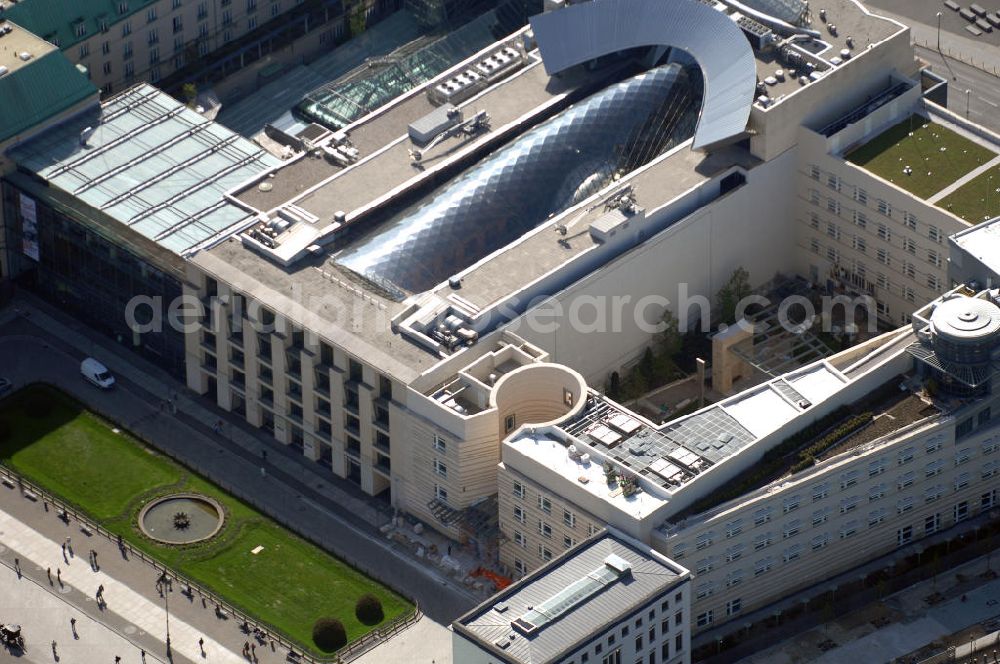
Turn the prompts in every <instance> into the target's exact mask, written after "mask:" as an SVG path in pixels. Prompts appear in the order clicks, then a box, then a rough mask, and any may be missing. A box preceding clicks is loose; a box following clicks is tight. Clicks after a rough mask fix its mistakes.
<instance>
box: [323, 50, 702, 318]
mask: <svg viewBox="0 0 1000 664" xmlns="http://www.w3.org/2000/svg"><path fill="white" fill-rule="evenodd" d="M695 92H696V88H695V87H694V86H693V85H692V82H691V81H690V80H689V78H688V75H687V72H686V71H684V69H683V68H682V67H681V66H680V65H677V64H670V65H665V66H662V67H658V68H656V69H653V70H650V71H647V72H644V73H642V74H640V75H638V76H634V77H632V78H630V79H627V80H625V81H622V82H621V83H617V84H615V85H612V86H610V87H608V88H605V89H604V90H601V91H600V92H598V93H596V94H593V95H591V96H590V97H588V98H587V99H585V100H583V101H580V102H578V103H576V104H574V105H573V106H571V107H570V108H568V109H567V110H565V111H563V112H562V113H560V114H559V115H556V116H555V117H553V118H551V119H550V120H548V121H546V122H544V123H542V124H540V125H538V126H537V127H535V128H534V129H532V130H531V131H529V132H528V133H526V134H524V135H523V136H521V137H520V138H518V139H517V140H516V141H514V142H513V143H511V144H510V145H508V146H507V147H504V148H502V149H500V150H498V151H497V152H495V153H493V154H492V155H491V156H490V157H488V158H487V159H485V160H484V161H483V162H481V163H480V164H479V165H477V166H475V167H473V168H472V169H470V170H468V171H466V173H465V174H464V175H462V176H461V177H459V178H457V179H456V180H454V181H453V182H451V183H450V184H447V185H444V186H443V187H441V188H440V189H438V191H437V192H435V193H434V194H433V195H432V197H431V200H430V201H429V202H428V203H427V204H426V205H424V206H422V207H421V208H419V209H418V210H416V211H413V212H408V213H407V212H404V213H402V214H401V215H399V216H397V217H396V218H394V219H392V220H390V221H387V222H386V223H385V224H384V225H382V226H381V227H379V228H377V229H376V230H375V231H373V232H372V233H371V234H370V235H368V236H367V237H364V238H361V239H360V240H359V241H358V242H356V243H354V244H352V245H350V246H348V247H347V248H346V249H344V251H343V252H341V253H340V254H339V255H337V256H336V257H335V260H336V262H337V263H338V264H339V265H342V266H343V267H346V268H347V269H349V270H352V271H353V272H355V273H357V274H359V275H361V276H363V277H364V278H366V279H368V280H369V281H371V282H373V283H375V284H378V285H379V286H381V287H382V288H384V289H385V290H386V291H388V292H389V293H392V294H393V295H395V296H397V297H399V298H400V299H402V298H403V297H405V295H406V292H411V293H416V292H421V291H425V290H427V289H429V288H431V287H433V286H434V285H436V284H438V283H440V282H442V281H444V280H445V279H447V278H448V277H449V276H451V275H453V274H455V273H457V272H459V271H461V270H463V269H465V268H466V267H468V266H469V265H471V264H472V263H474V262H475V261H477V260H479V259H481V258H483V257H484V256H486V255H488V254H490V253H491V252H493V251H496V250H497V249H499V248H500V247H503V246H505V245H507V244H509V243H511V242H513V241H514V240H516V239H517V238H519V237H521V236H522V235H523V234H524V233H526V232H528V231H530V230H532V229H533V228H535V227H537V226H538V225H539V224H541V223H542V222H544V221H545V220H546V219H547V218H549V216H550V215H551V214H555V213H558V212H561V211H562V210H565V209H566V208H568V207H569V206H570V205H572V204H573V203H575V202H577V201H579V200H581V199H582V198H585V197H586V196H588V195H590V194H591V193H593V192H594V191H597V190H598V189H600V187H602V186H604V185H605V184H607V183H608V182H609V181H610V179H611V177H612V176H613V174H614V173H615V171H617V170H619V169H621V168H627V169H629V170H631V169H634V168H637V167H638V166H639V165H641V164H643V163H646V162H647V161H648V160H649V159H652V158H653V157H655V156H656V155H657V154H659V152H660V151H661V150H662V149H664V148H665V147H668V146H669V145H672V144H677V143H679V142H680V141H682V140H686V139H687V137H688V136H690V135H691V133H692V131H693V129H694V116H695V109H696V108H697V107H696V103H697V100H696V99H695V96H696V95H695Z"/></svg>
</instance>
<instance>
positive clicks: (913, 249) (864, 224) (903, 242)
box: [809, 208, 944, 267]
mask: <svg viewBox="0 0 1000 664" xmlns="http://www.w3.org/2000/svg"><path fill="white" fill-rule="evenodd" d="M831 212H835V213H836V214H839V213H840V210H839V208H838V209H836V210H831ZM820 222H821V220H820V217H819V215H818V214H816V213H815V212H810V213H809V226H810V227H811V228H813V229H815V230H819V229H820ZM854 224H855V226H857V227H858V228H859V229H860V230H862V231H865V234H866V235H874V236H875V237H877V238H878V239H880V240H882V241H884V242H887V243H891V242H892V231H891V230H890V229H889V227H888V226H887V225H885V224H883V223H881V222H880V223H878V224H877V225H875V227H874V228H875V232H874V233H871V232H870V231H868V220H867V217H865V216H864V214H863V213H859V212H857V211H855V212H854ZM825 230H826V234H827V235H828V236H829V237H831V238H833V239H835V240H838V241H840V240H841V235H842V233H841V228H840V226H839V225H838V224H836V223H834V222H832V221H827V222H826V223H825ZM851 246H852V247H853V248H854V249H856V250H858V251H860V252H862V253H867V251H868V243H867V240H866V237H865V235H859V234H857V233H855V234H854V235H852V241H851ZM900 247H901V248H902V249H903V250H904V251H906V252H907V253H909V254H911V255H913V256H916V255H918V253H919V254H920V255H923V256H924V257H925V258H926V260H927V262H928V263H930V264H931V265H933V266H934V267H941V265H942V263H943V262H944V259H943V257H942V254H941V252H940V251H939V250H938V249H931V248H928V249H926V251H925V253H922V252H920V247H919V246H918V245H917V243H916V241H915V240H914V239H913V238H912V237H908V236H903V237H902V238H900Z"/></svg>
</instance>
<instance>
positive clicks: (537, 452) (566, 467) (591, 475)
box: [504, 430, 666, 519]
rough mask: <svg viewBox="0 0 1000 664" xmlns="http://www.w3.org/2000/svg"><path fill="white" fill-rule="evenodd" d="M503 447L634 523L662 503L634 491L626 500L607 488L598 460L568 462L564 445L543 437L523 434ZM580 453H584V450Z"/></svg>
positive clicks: (652, 496)
mask: <svg viewBox="0 0 1000 664" xmlns="http://www.w3.org/2000/svg"><path fill="white" fill-rule="evenodd" d="M504 445H506V446H509V447H510V448H511V449H513V450H516V451H518V452H520V453H521V454H523V455H525V456H527V457H529V458H531V459H532V460H533V461H534V462H535V463H537V464H539V465H540V466H542V467H544V468H546V469H548V470H551V471H552V472H554V473H556V474H558V475H560V476H562V477H563V478H564V479H565V480H566V481H568V482H571V483H573V484H574V485H576V486H577V487H579V488H580V489H582V490H584V491H586V492H588V493H590V494H591V495H593V496H595V497H597V498H599V499H601V500H603V501H605V502H607V503H609V504H611V505H612V506H613V507H615V509H618V510H621V511H622V512H625V513H627V514H629V515H632V516H634V517H636V518H638V519H641V518H643V517H645V516H647V515H649V514H651V513H652V512H653V511H655V510H656V509H658V508H659V507H661V506H662V505H663V504H664V503H665V502H666V499H664V498H659V497H657V496H654V495H652V494H649V493H646V492H645V491H638V492H636V493H634V494H632V495H631V496H628V497H627V498H626V497H625V496H624V495H623V494H622V492H621V488H620V487H619V488H615V489H611V488H609V487H608V482H607V480H606V479H605V478H604V467H603V463H602V461H601V460H591V461H590V462H589V463H582V462H581V461H580V460H579V458H577V459H572V458H570V456H569V450H568V448H567V447H566V445H564V444H563V443H561V442H558V441H555V440H553V439H551V438H549V437H548V436H546V435H545V434H543V433H536V432H532V431H528V430H526V431H524V432H523V433H521V434H520V435H518V436H516V437H514V438H512V439H509V440H507V441H505V442H504ZM581 451H583V452H586V451H587V450H581Z"/></svg>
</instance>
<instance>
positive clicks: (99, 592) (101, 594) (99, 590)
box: [97, 583, 104, 597]
mask: <svg viewBox="0 0 1000 664" xmlns="http://www.w3.org/2000/svg"><path fill="white" fill-rule="evenodd" d="M97 596H98V597H104V584H103V583H102V584H101V585H99V586H97Z"/></svg>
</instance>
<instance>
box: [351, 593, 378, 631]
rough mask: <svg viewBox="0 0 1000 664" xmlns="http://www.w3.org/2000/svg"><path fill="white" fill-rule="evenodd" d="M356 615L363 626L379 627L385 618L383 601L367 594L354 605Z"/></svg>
mask: <svg viewBox="0 0 1000 664" xmlns="http://www.w3.org/2000/svg"><path fill="white" fill-rule="evenodd" d="M354 615H355V616H356V617H357V619H358V621H359V622H360V623H361V624H363V625H377V624H378V623H380V622H382V620H383V619H384V618H385V614H384V613H383V612H382V602H381V600H379V598H378V597H375V595H372V594H371V593H366V594H364V595H362V596H361V597H359V598H358V601H357V603H356V604H355V605H354Z"/></svg>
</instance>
